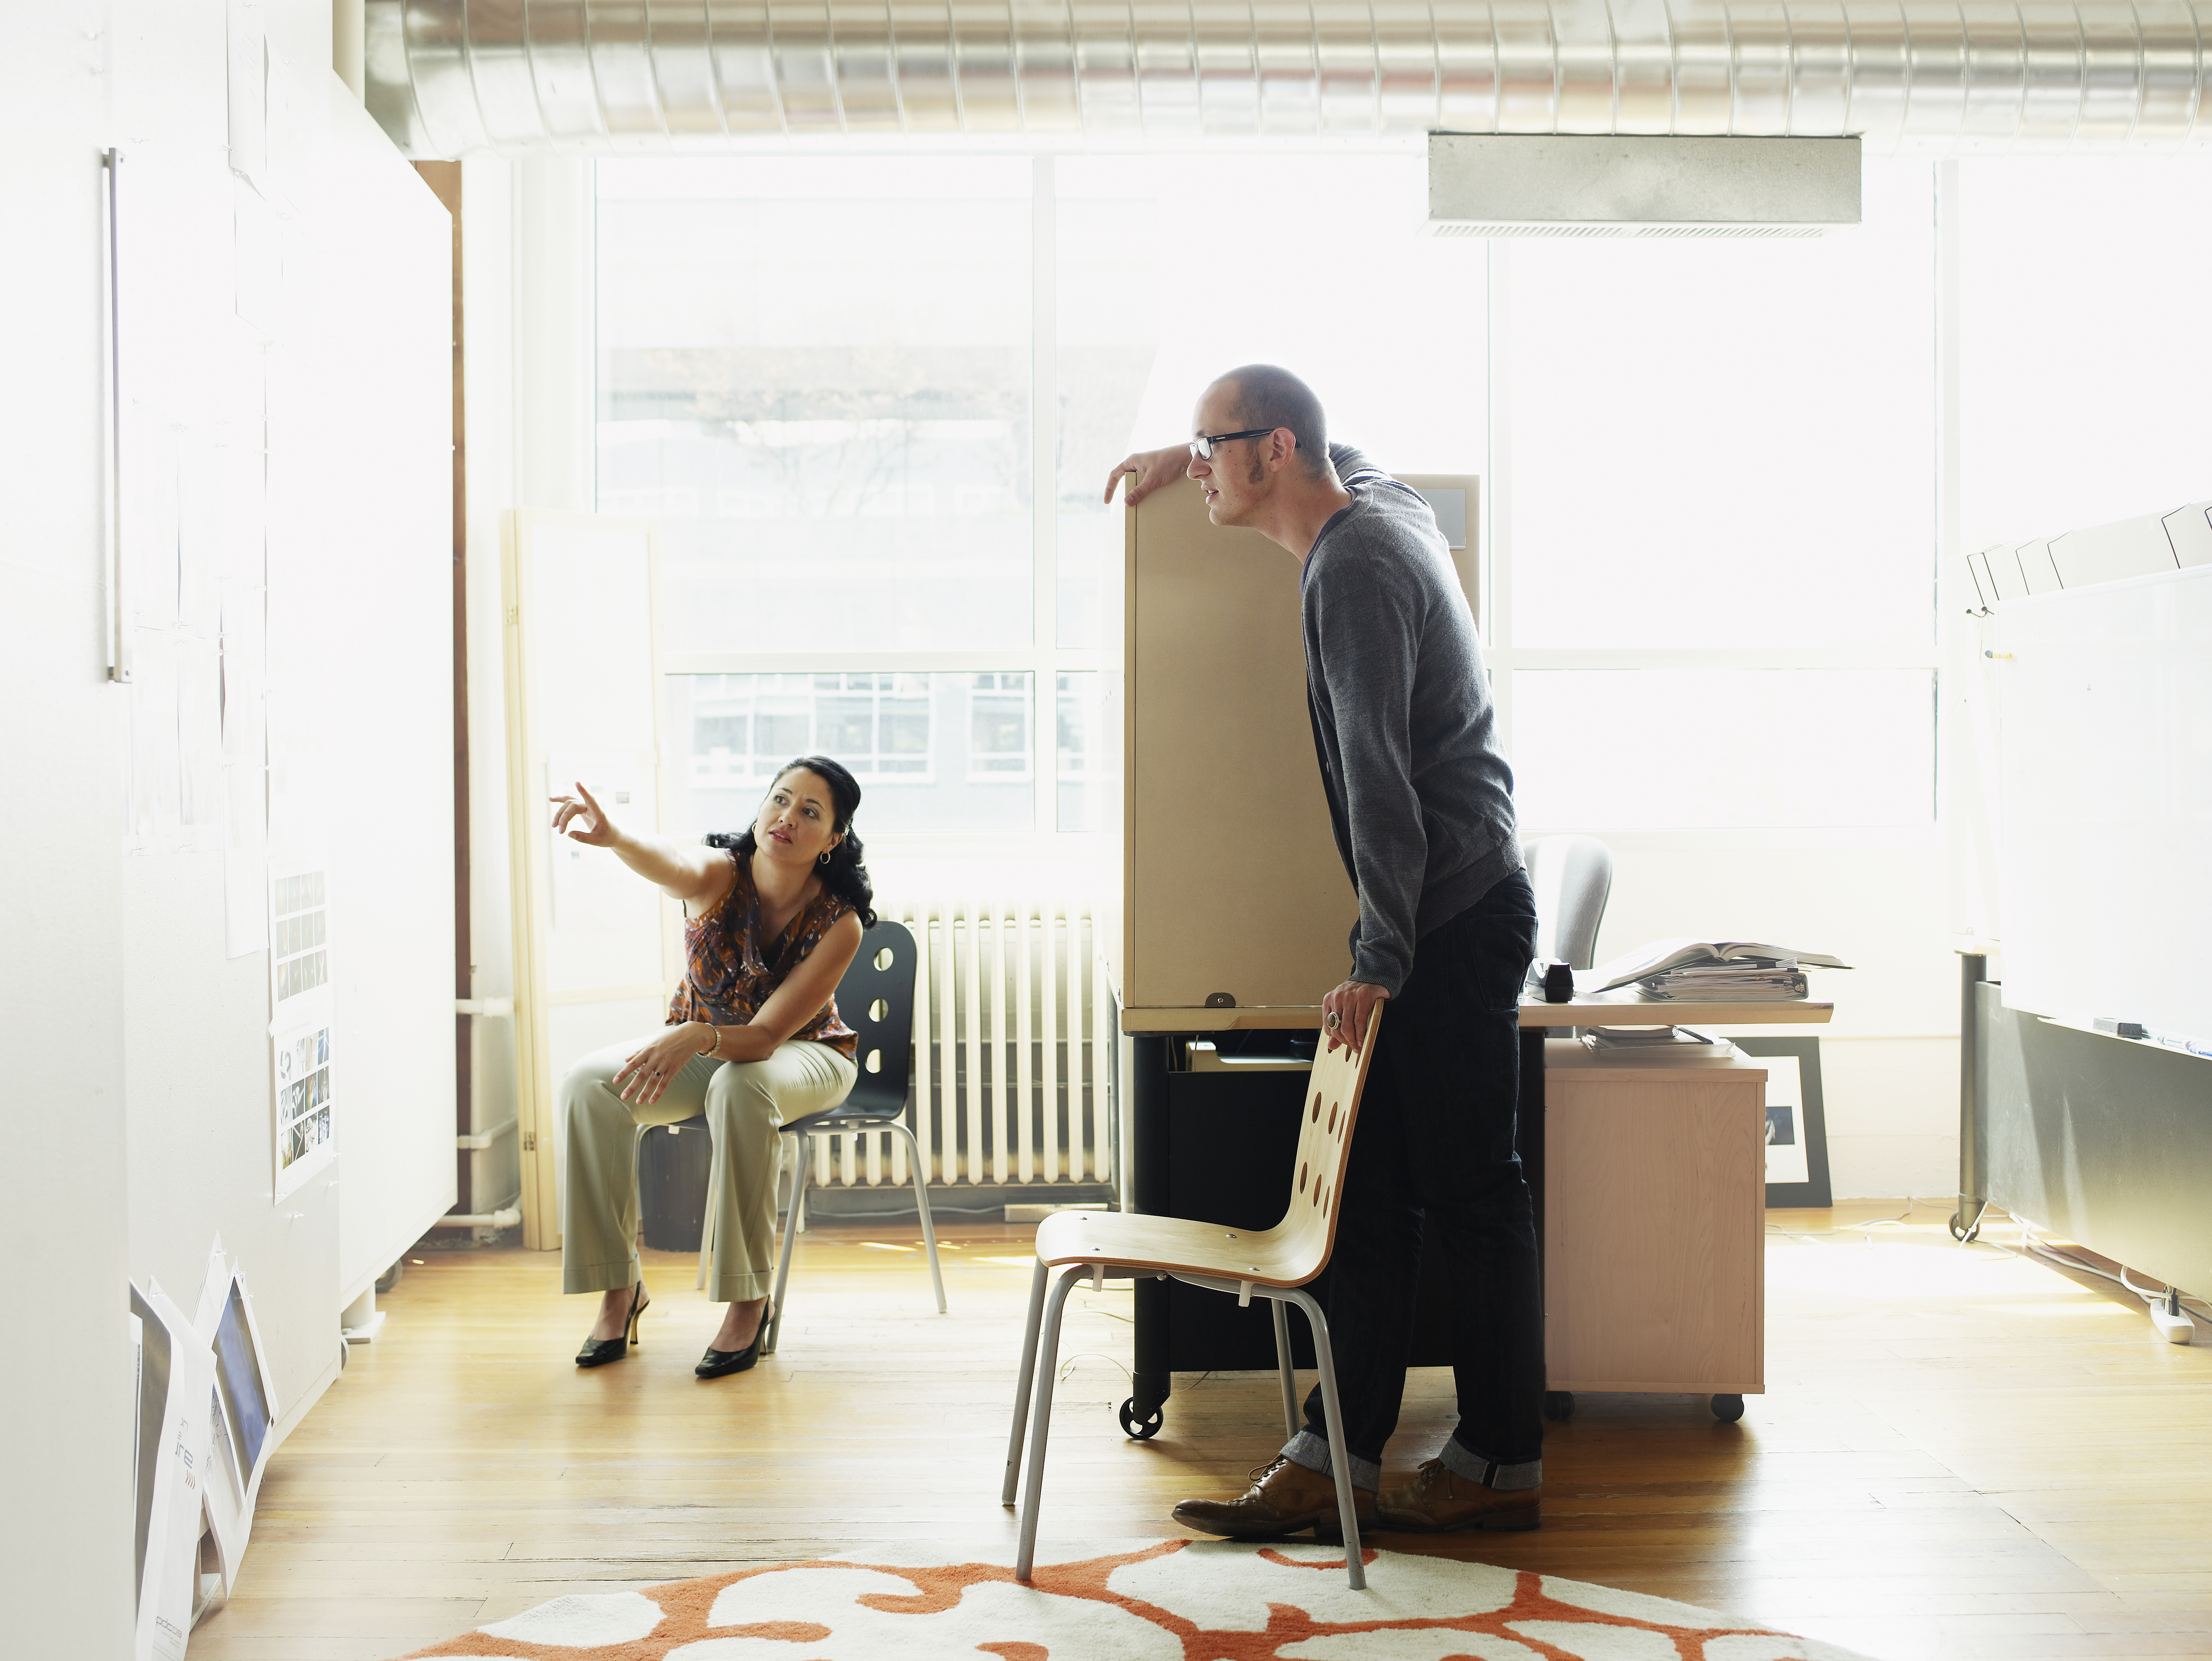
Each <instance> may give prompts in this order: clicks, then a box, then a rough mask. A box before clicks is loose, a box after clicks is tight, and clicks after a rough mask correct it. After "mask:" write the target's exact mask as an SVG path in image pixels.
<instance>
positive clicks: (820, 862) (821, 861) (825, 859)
mask: <svg viewBox="0 0 2212 1661" xmlns="http://www.w3.org/2000/svg"><path fill="white" fill-rule="evenodd" d="M814 862H815V864H817V865H827V864H829V849H826V848H825V849H823V850H822V857H821V858H820V859H818V860H817V861H814Z"/></svg>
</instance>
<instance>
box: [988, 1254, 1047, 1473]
mask: <svg viewBox="0 0 2212 1661" xmlns="http://www.w3.org/2000/svg"><path fill="white" fill-rule="evenodd" d="M1044 1277H1045V1266H1044V1265H1043V1264H1042V1263H1039V1264H1038V1265H1037V1266H1036V1274H1034V1275H1031V1276H1030V1312H1029V1318H1028V1319H1027V1320H1026V1321H1024V1323H1023V1324H1022V1368H1021V1372H1020V1373H1019V1374H1018V1376H1017V1378H1015V1381H1014V1427H1013V1429H1012V1431H1011V1432H1009V1433H1007V1436H1006V1486H1005V1487H1004V1488H1000V1490H999V1503H1000V1505H1002V1506H1011V1505H1012V1504H1013V1503H1014V1488H1015V1486H1016V1485H1017V1484H1018V1482H1020V1480H1021V1473H1022V1433H1023V1432H1024V1430H1026V1429H1027V1428H1028V1427H1029V1422H1030V1390H1032V1389H1033V1388H1035V1386H1036V1353H1037V1328H1038V1327H1039V1326H1041V1325H1042V1323H1043V1322H1044Z"/></svg>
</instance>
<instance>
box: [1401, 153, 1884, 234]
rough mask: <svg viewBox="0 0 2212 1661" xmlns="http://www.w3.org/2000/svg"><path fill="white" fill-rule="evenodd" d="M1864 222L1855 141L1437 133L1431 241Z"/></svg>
mask: <svg viewBox="0 0 2212 1661" xmlns="http://www.w3.org/2000/svg"><path fill="white" fill-rule="evenodd" d="M1858 222H1859V141H1858V140H1857V139H1856V138H1668V137H1631V136H1627V135H1622V134H1607V135H1597V134H1580V133H1528V134H1522V133H1510V134H1509V133H1445V132H1439V133H1431V134H1430V135H1429V219H1428V231H1429V234H1431V236H1455V237H1461V236H1478V237H1493V236H1550V237H1557V236H1601V237H1647V236H1690V237H1796V236H1819V235H1820V234H1822V233H1823V232H1825V231H1827V230H1830V229H1832V228H1834V227H1836V226H1838V225H1856V224H1857V223H1858Z"/></svg>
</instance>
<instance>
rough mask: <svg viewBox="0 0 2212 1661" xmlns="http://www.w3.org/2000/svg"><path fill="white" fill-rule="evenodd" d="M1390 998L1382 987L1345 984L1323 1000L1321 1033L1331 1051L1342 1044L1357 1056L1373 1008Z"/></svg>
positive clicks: (1353, 983) (1352, 983) (1373, 1011)
mask: <svg viewBox="0 0 2212 1661" xmlns="http://www.w3.org/2000/svg"><path fill="white" fill-rule="evenodd" d="M1389 996H1390V995H1389V993H1388V992H1385V991H1384V990H1383V989H1382V988H1381V987H1379V986H1370V985H1369V984H1368V983H1366V982H1365V981H1346V983H1344V984H1343V985H1342V986H1340V987H1338V988H1337V989H1336V990H1335V991H1334V992H1332V993H1330V994H1329V995H1328V996H1327V997H1326V998H1323V999H1322V1001H1321V1007H1322V1017H1321V1025H1322V1036H1324V1037H1327V1038H1328V1047H1329V1049H1330V1050H1331V1051H1332V1052H1333V1051H1334V1050H1335V1049H1336V1047H1337V1046H1338V1045H1339V1044H1342V1045H1344V1046H1345V1047H1346V1049H1348V1050H1351V1051H1352V1054H1353V1055H1355V1056H1357V1055H1358V1053H1359V1046H1360V1045H1361V1044H1362V1043H1364V1042H1365V1041H1366V1037H1367V1022H1368V1019H1369V1018H1370V1016H1372V1015H1373V1014H1374V1013H1375V1006H1376V1004H1378V1003H1383V1002H1384V1001H1387V1000H1388V999H1389Z"/></svg>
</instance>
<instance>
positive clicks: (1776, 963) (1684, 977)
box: [1575, 940, 1850, 1003]
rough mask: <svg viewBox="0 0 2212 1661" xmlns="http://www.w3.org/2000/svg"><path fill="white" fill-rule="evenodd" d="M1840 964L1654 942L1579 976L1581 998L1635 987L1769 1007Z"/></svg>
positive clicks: (1717, 944) (1722, 946)
mask: <svg viewBox="0 0 2212 1661" xmlns="http://www.w3.org/2000/svg"><path fill="white" fill-rule="evenodd" d="M1808 968H1816V969H1848V968H1850V964H1847V963H1845V962H1844V961H1843V960H1842V959H1841V958H1832V957H1829V956H1828V955H1827V954H1826V952H1798V951H1793V950H1792V949H1791V948H1790V947H1788V946H1761V945H1759V944H1758V943H1757V942H1755V941H1752V940H1654V941H1652V942H1651V943H1650V945H1649V946H1638V947H1637V949H1636V950H1635V951H1633V952H1629V953H1627V954H1626V956H1624V957H1619V958H1614V959H1613V961H1612V962H1611V963H1608V964H1600V965H1599V966H1598V967H1597V968H1595V969H1585V970H1578V971H1577V973H1576V975H1575V991H1576V992H1577V994H1578V995H1583V996H1585V997H1587V996H1589V995H1591V994H1593V993H1597V992H1610V991H1612V990H1613V989H1614V988H1616V987H1622V986H1631V985H1632V986H1635V987H1636V988H1637V989H1638V990H1639V991H1640V992H1641V993H1642V994H1643V995H1644V996H1646V997H1650V998H1658V999H1662V1000H1676V1001H1692V1000H1702V1001H1711V1002H1728V1003H1735V1002H1742V1003H1767V1002H1774V1001H1780V1000H1784V999H1790V998H1802V997H1803V996H1804V995H1806V989H1807V984H1806V980H1805V976H1804V972H1803V971H1804V970H1806V969H1808Z"/></svg>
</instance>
